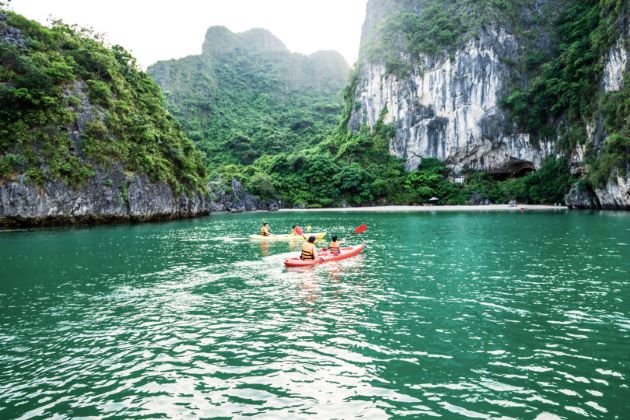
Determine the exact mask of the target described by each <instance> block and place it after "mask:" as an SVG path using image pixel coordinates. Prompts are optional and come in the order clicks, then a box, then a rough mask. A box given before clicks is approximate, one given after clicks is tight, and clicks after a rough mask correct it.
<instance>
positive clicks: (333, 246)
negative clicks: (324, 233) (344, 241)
mask: <svg viewBox="0 0 630 420" xmlns="http://www.w3.org/2000/svg"><path fill="white" fill-rule="evenodd" d="M328 251H329V252H330V253H331V254H332V255H339V254H341V247H340V246H339V242H337V237H336V236H333V237H332V241H331V242H330V243H329V244H328Z"/></svg>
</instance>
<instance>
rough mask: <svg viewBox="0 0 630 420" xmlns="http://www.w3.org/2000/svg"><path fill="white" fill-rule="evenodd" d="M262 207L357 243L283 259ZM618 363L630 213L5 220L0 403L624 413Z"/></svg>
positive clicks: (293, 413)
mask: <svg viewBox="0 0 630 420" xmlns="http://www.w3.org/2000/svg"><path fill="white" fill-rule="evenodd" d="M262 220H269V222H270V224H271V227H272V229H274V230H275V231H281V230H289V229H290V227H291V225H292V224H294V223H295V222H297V223H301V224H302V225H303V226H306V225H311V226H313V229H314V230H320V229H321V230H325V231H327V232H329V235H330V234H333V233H336V234H341V235H342V236H345V237H348V239H349V241H350V242H351V243H354V242H358V240H359V239H360V240H361V241H364V242H365V243H366V244H367V247H366V250H365V252H364V254H363V255H361V256H359V257H356V258H354V259H350V260H346V261H343V262H340V263H335V264H329V265H321V266H318V267H314V268H310V269H305V270H294V271H289V270H286V269H285V268H284V267H283V266H282V261H283V259H284V258H286V257H287V256H289V255H293V254H296V251H295V249H296V245H291V244H288V243H283V242H277V243H270V244H261V243H258V242H253V241H250V240H249V239H247V236H248V234H249V233H254V232H256V231H257V229H258V226H259V224H260V223H261V221H262ZM361 223H367V225H368V231H367V232H366V234H365V235H362V236H361V237H360V238H352V237H350V236H349V234H350V232H352V230H353V228H354V227H355V226H357V225H359V224H361ZM629 379H630V214H629V213H577V212H569V213H567V212H563V211H558V212H549V213H525V214H516V213H449V214H444V213H441V214H430V213H428V214H417V213H380V214H379V213H310V212H309V213H274V214H266V213H254V214H240V215H212V216H210V217H208V218H203V219H197V220H190V221H179V222H173V223H160V224H146V225H132V226H126V225H125V226H114V227H97V228H79V229H59V230H33V231H22V232H0V418H20V417H22V418H30V417H46V418H50V417H54V416H56V415H58V416H62V417H77V416H99V417H101V416H114V417H120V418H129V417H137V416H148V417H178V418H182V417H215V416H244V415H256V414H258V415H262V416H264V417H270V418H272V417H273V418H275V417H280V416H288V417H304V416H308V415H316V416H318V417H320V418H330V417H339V418H348V417H358V416H364V417H368V418H384V417H397V416H404V415H409V416H418V415H422V414H429V415H441V416H445V417H447V418H452V417H455V418H457V417H478V418H483V417H493V418H495V417H505V418H536V417H538V416H541V417H542V418H545V417H546V416H547V417H551V418H553V416H558V417H561V418H579V417H596V418H597V417H599V418H628V413H630V389H629V383H630V380H629Z"/></svg>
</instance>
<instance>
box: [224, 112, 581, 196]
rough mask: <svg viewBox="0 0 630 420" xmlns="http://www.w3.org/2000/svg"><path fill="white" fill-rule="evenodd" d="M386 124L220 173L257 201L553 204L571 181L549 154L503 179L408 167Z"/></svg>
mask: <svg viewBox="0 0 630 420" xmlns="http://www.w3.org/2000/svg"><path fill="white" fill-rule="evenodd" d="M392 130H393V129H392V127H391V126H387V125H384V124H382V123H379V124H377V126H376V128H375V130H374V131H373V132H370V131H369V130H368V129H366V128H364V129H362V130H361V131H360V132H359V133H356V134H353V133H350V132H346V131H345V130H340V131H339V132H338V133H336V134H335V135H334V136H333V137H331V138H329V139H327V140H326V141H325V142H323V143H322V144H320V145H319V146H318V147H313V148H310V149H308V150H304V151H301V152H296V153H282V154H278V155H274V156H263V157H261V158H260V159H258V160H256V161H255V162H254V164H253V165H249V166H241V165H229V166H226V167H223V168H222V172H221V174H222V175H223V176H224V177H225V178H226V179H231V178H232V177H235V178H237V179H239V180H241V181H242V182H243V183H244V184H245V186H246V188H247V189H249V190H250V191H252V192H253V193H255V194H257V195H258V196H259V197H261V198H263V199H280V200H282V201H283V203H284V204H285V205H291V206H298V207H311V208H317V207H328V206H339V205H352V206H360V205H373V204H400V205H402V204H424V203H428V202H429V199H430V198H432V197H437V198H439V200H440V201H439V202H440V203H441V204H466V203H475V204H477V203H482V202H483V203H487V202H497V203H507V202H508V201H509V200H511V199H515V200H517V201H519V202H521V203H533V204H542V203H560V202H562V200H563V198H564V195H565V194H566V193H567V192H568V187H569V185H570V183H571V182H572V181H573V179H572V178H571V175H570V174H569V171H568V165H567V162H566V161H564V160H556V159H555V158H549V159H547V160H546V161H545V162H544V164H543V167H542V168H541V169H540V170H539V171H536V172H532V173H530V174H528V175H526V176H524V177H521V178H516V179H508V180H504V181H499V180H497V179H495V178H493V177H492V176H491V175H488V174H484V173H479V172H470V173H468V174H466V176H465V177H464V178H465V182H464V183H454V182H452V181H451V180H450V179H449V170H448V169H447V168H446V166H445V165H444V164H443V163H442V162H440V161H439V160H437V159H431V158H425V159H423V161H422V163H421V165H420V167H419V168H418V169H417V170H414V171H411V172H408V171H405V168H404V161H403V160H402V159H398V158H396V157H393V156H391V155H389V154H388V153H387V148H388V144H389V139H390V137H391V135H392V134H393V133H392Z"/></svg>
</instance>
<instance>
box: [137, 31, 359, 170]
mask: <svg viewBox="0 0 630 420" xmlns="http://www.w3.org/2000/svg"><path fill="white" fill-rule="evenodd" d="M258 31H259V32H261V31H263V30H258ZM250 32H251V31H250ZM265 32H266V31H265ZM246 35H248V33H247V32H246V33H243V34H233V33H231V32H229V31H227V29H225V28H216V27H214V28H210V29H209V30H208V34H207V36H206V41H205V43H204V54H202V55H199V56H191V57H186V58H184V59H180V60H170V61H163V62H159V63H156V64H154V65H152V66H150V67H149V73H150V74H151V75H153V77H155V79H156V80H157V81H158V83H160V85H161V86H162V88H163V89H164V91H165V94H166V98H167V105H168V107H169V109H170V111H171V112H172V113H173V114H174V115H175V116H176V117H177V118H178V119H179V120H180V121H181V122H182V125H183V127H184V129H185V131H186V133H187V134H188V136H189V137H190V138H191V139H192V140H194V141H195V142H196V143H197V145H199V147H200V148H201V149H202V150H204V151H205V152H206V153H207V155H208V156H209V159H210V166H211V167H212V168H217V167H220V166H223V165H226V164H239V165H249V164H251V163H252V162H254V161H255V160H256V159H258V158H260V157H262V156H265V155H276V154H279V153H283V152H289V151H297V150H302V149H304V148H308V147H311V146H313V145H316V144H319V143H320V142H322V141H323V140H324V139H325V138H326V137H328V136H330V135H332V134H333V133H334V130H335V129H336V127H337V124H338V118H339V114H340V113H341V109H342V101H341V97H340V96H338V94H337V92H338V91H339V90H340V89H341V87H342V86H343V84H344V83H345V80H346V76H347V72H348V67H347V64H345V62H344V61H343V58H342V57H341V56H340V55H339V54H337V53H334V52H319V53H315V54H313V55H311V56H310V57H306V56H303V55H300V54H291V53H290V52H288V51H283V50H280V51H278V48H276V49H274V50H273V51H267V50H264V49H260V48H257V46H256V45H252V42H253V41H252V40H251V39H250V37H249V36H246ZM258 35H259V36H260V34H258ZM262 35H266V36H267V37H268V38H270V39H271V40H274V43H275V44H278V45H279V46H282V44H281V42H280V41H279V40H277V39H276V38H275V37H273V35H271V34H270V33H263V34H262ZM210 47H212V51H209V50H210Z"/></svg>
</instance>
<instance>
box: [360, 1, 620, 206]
mask: <svg viewBox="0 0 630 420" xmlns="http://www.w3.org/2000/svg"><path fill="white" fill-rule="evenodd" d="M628 28H629V26H628V6H627V2H624V1H618V0H607V1H600V2H579V1H574V0H544V1H542V0H541V1H529V0H517V1H513V2H503V3H501V2H496V3H492V2H470V1H466V0H457V1H446V2H445V1H437V0H370V1H369V2H368V6H367V15H366V20H365V23H364V27H363V34H362V45H361V54H360V59H359V63H358V66H357V67H358V68H357V73H356V75H355V77H354V79H353V81H352V86H351V90H352V92H353V94H352V96H351V102H352V103H351V104H350V108H349V109H350V111H349V114H348V115H347V118H348V122H347V124H348V127H349V128H350V129H352V130H353V131H354V132H358V131H359V130H360V128H361V127H362V126H365V125H367V126H368V127H371V128H374V127H376V125H377V124H378V123H379V122H383V123H385V124H392V125H393V126H394V128H395V131H394V135H393V138H391V140H390V142H389V152H390V153H391V154H393V155H396V156H398V157H401V158H403V159H405V161H406V167H407V169H415V168H416V167H417V166H418V165H419V163H420V162H421V161H422V159H423V158H427V157H434V158H438V159H440V160H442V161H444V162H445V163H446V164H447V165H448V166H449V168H450V169H451V171H452V172H453V173H454V174H456V175H457V174H465V173H467V172H469V171H471V170H479V171H484V172H488V173H491V174H494V175H495V176H498V177H501V178H505V177H518V176H520V175H523V174H526V173H529V172H531V171H533V170H537V169H539V168H540V167H541V164H542V163H543V161H544V160H545V158H547V157H548V156H553V157H554V158H565V159H566V161H567V162H569V163H568V164H570V165H571V171H572V173H573V174H574V175H575V176H576V177H579V178H581V181H580V182H579V183H578V184H576V185H575V186H574V188H573V190H572V191H571V193H570V194H568V195H567V198H566V200H567V203H568V204H569V205H572V206H576V207H590V208H593V207H595V208H599V207H602V208H625V209H630V194H629V187H630V138H629V137H630V136H629V135H628V133H629V131H628V120H627V116H628V109H627V105H626V107H625V108H624V105H623V104H624V103H628V100H629V98H628V86H627V85H628V83H626V82H625V81H626V80H627V68H628V60H627V56H628V42H629V38H628ZM567 188H568V187H567Z"/></svg>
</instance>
